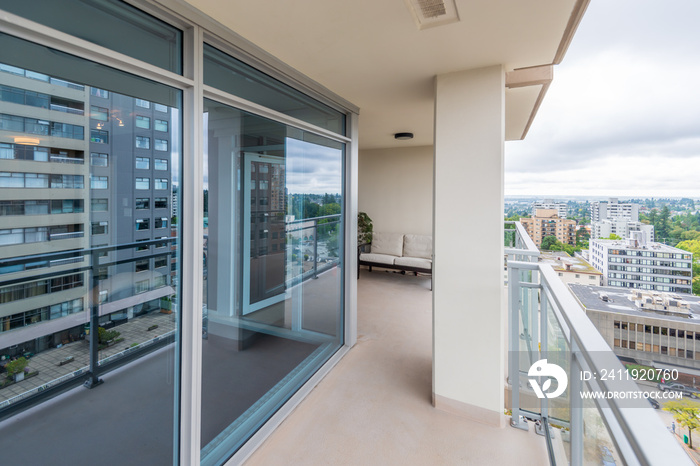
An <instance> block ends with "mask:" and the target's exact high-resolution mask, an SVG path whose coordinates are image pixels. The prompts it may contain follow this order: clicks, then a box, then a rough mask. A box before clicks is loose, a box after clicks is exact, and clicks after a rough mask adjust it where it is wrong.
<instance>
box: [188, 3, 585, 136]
mask: <svg viewBox="0 0 700 466" xmlns="http://www.w3.org/2000/svg"><path fill="white" fill-rule="evenodd" d="M187 2H188V3H190V4H191V5H192V6H194V7H195V8H197V9H199V10H201V11H202V12H204V13H205V14H207V15H209V16H211V17H212V18H215V19H216V21H218V22H220V23H221V24H223V25H224V26H226V27H227V28H229V29H231V30H232V31H234V32H235V33H237V34H238V35H240V36H242V37H244V38H245V39H247V40H249V41H250V42H252V43H254V44H255V45H257V46H258V47H260V48H262V49H264V50H266V51H267V52H269V53H270V54H272V55H273V56H275V57H277V58H278V59H280V60H281V61H283V62H285V63H287V64H288V65H290V66H291V67H293V68H295V69H297V70H298V71H300V72H301V73H303V74H305V75H306V76H308V77H310V78H311V79H313V80H315V81H317V82H318V83H320V84H322V85H323V86H325V87H327V88H328V89H330V90H331V91H333V92H334V93H336V94H338V95H340V96H342V97H343V98H345V99H347V100H348V101H350V102H352V103H353V104H355V105H357V106H359V107H360V112H361V116H360V147H361V148H362V149H373V148H383V147H392V146H397V145H399V144H401V145H403V146H405V145H417V146H418V145H421V146H422V145H431V144H432V142H433V102H434V99H433V92H434V77H435V76H436V75H439V74H443V73H449V72H453V71H460V70H466V69H471V68H480V67H485V66H491V65H494V64H503V65H504V66H505V68H506V70H507V71H510V70H513V69H517V68H525V67H531V66H538V65H544V64H551V63H554V62H555V61H556V59H555V56H556V55H557V51H558V49H559V48H560V45H561V44H562V41H565V39H564V38H565V37H566V33H565V32H566V30H567V24H568V23H569V20H570V17H571V16H572V13H574V11H575V10H576V9H577V8H579V9H580V6H579V5H580V4H581V3H585V1H584V2H582V1H581V0H579V1H577V0H457V1H456V5H457V10H458V14H459V17H460V21H459V22H455V23H451V24H446V25H443V26H437V27H432V28H427V29H423V30H419V29H418V28H417V27H416V23H415V21H414V18H413V16H412V13H411V11H410V10H409V8H408V7H407V5H406V3H405V2H404V1H402V0H391V1H377V0H352V1H347V0H296V1H294V2H280V1H279V0H255V1H253V0H249V1H245V2H244V1H233V2H226V3H222V2H221V1H219V0H187ZM541 87H542V86H534V88H536V90H534V89H530V90H529V91H525V90H522V89H516V90H510V89H509V90H507V92H506V107H507V117H506V133H507V135H508V139H519V138H520V137H522V135H523V133H522V131H523V130H525V129H526V128H527V125H528V121H529V120H530V118H531V116H532V112H533V109H535V108H536V106H537V101H538V96H539V95H540V94H539V92H540V90H541ZM400 131H411V132H413V133H415V138H414V139H413V140H412V141H403V142H397V141H395V140H394V139H393V136H392V135H393V134H394V133H395V132H400Z"/></svg>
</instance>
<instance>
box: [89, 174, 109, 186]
mask: <svg viewBox="0 0 700 466" xmlns="http://www.w3.org/2000/svg"><path fill="white" fill-rule="evenodd" d="M108 188H109V177H106V176H91V177H90V189H108Z"/></svg>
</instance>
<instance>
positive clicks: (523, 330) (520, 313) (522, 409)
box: [506, 225, 690, 464]
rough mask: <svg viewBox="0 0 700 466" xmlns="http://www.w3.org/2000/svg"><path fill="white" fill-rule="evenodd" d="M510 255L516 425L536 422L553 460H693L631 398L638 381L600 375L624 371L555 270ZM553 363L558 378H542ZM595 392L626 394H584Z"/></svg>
mask: <svg viewBox="0 0 700 466" xmlns="http://www.w3.org/2000/svg"><path fill="white" fill-rule="evenodd" d="M516 226H517V225H516ZM519 232H520V229H518V228H516V232H515V233H516V235H517V234H519ZM519 242H520V244H525V245H526V246H527V239H526V238H523V239H522V240H519ZM526 249H527V250H529V251H530V253H534V249H532V247H531V245H530V247H527V248H526ZM506 252H507V253H508V254H509V257H510V258H511V260H509V261H508V278H507V283H508V308H509V313H508V319H509V329H508V333H509V334H508V342H509V355H508V357H509V361H508V381H509V384H510V387H511V392H510V407H511V410H512V417H511V426H513V427H516V428H522V429H525V430H527V429H528V428H529V425H528V424H529V422H528V421H535V422H536V423H537V424H538V425H537V430H539V431H540V432H541V433H542V434H543V435H544V436H545V437H546V441H547V448H548V453H549V456H550V463H551V464H600V463H601V462H602V463H603V464H690V458H689V457H688V456H687V455H686V454H685V452H683V450H682V449H681V448H680V446H679V444H678V443H677V441H676V439H674V438H673V436H671V435H670V434H669V433H668V431H667V429H666V427H665V426H664V425H663V423H662V421H661V419H660V418H659V416H658V415H657V414H656V413H655V412H654V410H653V409H652V408H651V406H650V404H649V402H648V401H647V400H646V399H644V398H643V397H640V398H637V397H635V396H633V395H629V394H636V395H637V396H639V395H640V394H642V393H643V392H642V391H641V390H640V388H639V387H638V386H637V384H636V382H635V381H634V380H632V379H630V378H628V377H627V376H624V377H620V376H618V377H606V376H604V375H603V374H611V373H615V374H617V375H623V374H627V370H626V369H625V368H624V367H623V365H622V363H621V362H620V361H619V360H618V358H617V356H616V355H615V354H614V353H613V351H612V349H611V348H610V347H609V346H608V345H607V343H606V342H605V340H604V339H603V337H602V336H601V335H600V333H599V332H598V330H597V329H596V328H595V326H594V325H593V323H592V322H591V321H590V319H589V318H588V317H587V316H586V314H585V312H584V311H583V309H582V308H581V306H580V305H579V304H578V302H577V301H576V300H575V298H574V297H573V295H572V294H571V293H570V292H569V290H568V289H567V287H566V285H565V284H564V283H563V282H562V281H561V280H560V279H559V277H558V276H557V273H556V272H555V271H554V270H553V269H552V267H551V266H550V265H547V264H543V263H536V262H534V261H527V260H525V261H524V260H522V258H523V257H528V256H526V255H523V253H524V252H525V251H518V250H517V249H515V248H513V249H507V250H506ZM518 253H519V254H520V257H518V256H517V254H518ZM516 258H519V259H520V260H514V259H516ZM551 366H555V367H557V370H560V375H561V378H560V376H559V375H556V374H555V373H554V370H552V372H550V373H546V372H539V374H542V375H538V371H546V370H549V369H551ZM514 381H517V383H515V382H514ZM550 384H552V385H554V387H555V389H554V390H552V389H551V385H550ZM543 387H547V388H543ZM560 387H561V390H562V391H561V392H559V388H560ZM538 391H539V392H538ZM591 393H593V394H618V395H619V394H625V395H627V397H624V396H622V395H619V398H611V399H610V398H607V399H595V400H594V399H591V398H586V396H587V395H588V396H590V394H591ZM549 394H552V395H556V396H552V397H551V398H550V397H549ZM594 396H595V395H594ZM542 426H547V428H544V427H542ZM671 458H673V459H671Z"/></svg>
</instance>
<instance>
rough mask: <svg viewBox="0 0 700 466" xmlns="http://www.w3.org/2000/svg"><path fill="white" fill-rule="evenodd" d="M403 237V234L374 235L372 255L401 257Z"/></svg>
mask: <svg viewBox="0 0 700 466" xmlns="http://www.w3.org/2000/svg"><path fill="white" fill-rule="evenodd" d="M401 251H403V235H402V234H401V233H373V234H372V254H386V255H389V256H401Z"/></svg>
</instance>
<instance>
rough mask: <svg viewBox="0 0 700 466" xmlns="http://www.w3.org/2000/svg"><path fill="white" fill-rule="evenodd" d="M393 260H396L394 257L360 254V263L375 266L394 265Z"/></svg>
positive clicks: (368, 253) (367, 253)
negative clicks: (373, 264)
mask: <svg viewBox="0 0 700 466" xmlns="http://www.w3.org/2000/svg"><path fill="white" fill-rule="evenodd" d="M394 259H396V256H389V255H386V254H374V253H370V252H366V253H363V254H360V260H361V261H367V262H374V263H375V264H389V265H394Z"/></svg>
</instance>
